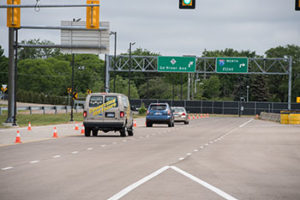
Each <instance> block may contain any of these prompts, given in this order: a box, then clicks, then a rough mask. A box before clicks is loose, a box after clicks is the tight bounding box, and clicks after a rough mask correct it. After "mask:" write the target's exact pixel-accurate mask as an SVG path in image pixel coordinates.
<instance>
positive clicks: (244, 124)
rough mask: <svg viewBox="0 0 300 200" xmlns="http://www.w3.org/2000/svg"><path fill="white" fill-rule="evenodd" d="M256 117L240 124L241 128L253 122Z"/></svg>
mask: <svg viewBox="0 0 300 200" xmlns="http://www.w3.org/2000/svg"><path fill="white" fill-rule="evenodd" d="M253 120H254V119H250V120H249V121H247V122H245V123H243V124H242V125H240V128H243V127H244V126H246V125H247V124H249V123H250V122H252V121H253Z"/></svg>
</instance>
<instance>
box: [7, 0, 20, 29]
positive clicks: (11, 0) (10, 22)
mask: <svg viewBox="0 0 300 200" xmlns="http://www.w3.org/2000/svg"><path fill="white" fill-rule="evenodd" d="M20 3H21V0H7V5H20ZM6 13H7V27H10V28H19V27H20V24H21V19H20V18H21V8H7V12H6Z"/></svg>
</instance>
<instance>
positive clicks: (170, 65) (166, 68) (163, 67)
mask: <svg viewBox="0 0 300 200" xmlns="http://www.w3.org/2000/svg"><path fill="white" fill-rule="evenodd" d="M157 71H159V72H195V71H196V57H174V56H158V58H157Z"/></svg>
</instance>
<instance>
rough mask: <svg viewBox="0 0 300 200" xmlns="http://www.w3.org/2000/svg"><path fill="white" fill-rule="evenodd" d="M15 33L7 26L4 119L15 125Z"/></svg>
mask: <svg viewBox="0 0 300 200" xmlns="http://www.w3.org/2000/svg"><path fill="white" fill-rule="evenodd" d="M14 42H15V33H14V28H9V34H8V48H9V50H8V57H9V65H8V86H7V88H8V116H7V119H6V121H5V123H7V124H11V125H13V126H15V125H16V93H15V90H16V65H15V52H14Z"/></svg>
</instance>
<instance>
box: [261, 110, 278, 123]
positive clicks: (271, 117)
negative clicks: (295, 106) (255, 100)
mask: <svg viewBox="0 0 300 200" xmlns="http://www.w3.org/2000/svg"><path fill="white" fill-rule="evenodd" d="M260 119H262V120H269V121H274V122H280V114H278V113H267V112H261V113H260Z"/></svg>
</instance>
